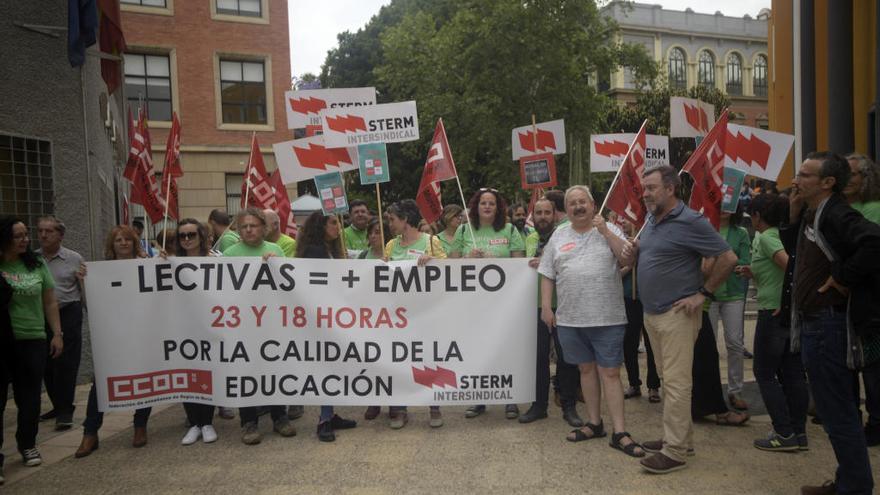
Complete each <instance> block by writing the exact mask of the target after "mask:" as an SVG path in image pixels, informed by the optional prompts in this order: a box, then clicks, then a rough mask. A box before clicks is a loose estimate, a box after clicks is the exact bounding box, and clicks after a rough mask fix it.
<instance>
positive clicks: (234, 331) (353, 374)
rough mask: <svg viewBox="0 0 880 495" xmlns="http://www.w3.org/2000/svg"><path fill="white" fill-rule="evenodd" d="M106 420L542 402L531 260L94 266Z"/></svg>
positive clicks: (92, 291) (91, 292)
mask: <svg viewBox="0 0 880 495" xmlns="http://www.w3.org/2000/svg"><path fill="white" fill-rule="evenodd" d="M88 273H89V274H88V277H87V278H86V294H87V297H88V301H89V326H90V329H91V340H92V350H93V358H94V368H95V377H96V378H95V380H96V381H95V384H96V387H97V393H98V404H99V408H100V409H101V410H103V411H108V410H119V409H133V408H139V407H146V406H150V405H153V404H159V403H165V402H181V401H189V402H198V403H203V404H216V405H223V406H229V407H243V406H256V405H261V404H263V405H265V404H305V405H364V406H366V405H462V404H512V403H528V402H531V401H532V400H534V398H535V324H536V323H535V322H536V320H535V318H536V313H535V300H536V297H537V283H536V280H535V272H534V270H533V269H531V268H529V267H528V265H527V264H526V263H525V261H524V260H521V259H491V260H470V259H460V260H440V261H438V260H434V261H431V262H429V263H428V264H427V265H426V266H423V267H419V266H415V264H414V263H407V262H402V263H401V264H400V265H399V266H395V265H394V264H386V263H384V262H382V261H377V260H313V259H292V258H270V259H269V260H268V261H267V262H263V261H261V260H260V259H259V258H222V257H220V258H216V257H215V258H175V257H172V258H169V259H168V260H163V259H161V258H151V259H142V260H129V261H101V262H94V263H89V264H88Z"/></svg>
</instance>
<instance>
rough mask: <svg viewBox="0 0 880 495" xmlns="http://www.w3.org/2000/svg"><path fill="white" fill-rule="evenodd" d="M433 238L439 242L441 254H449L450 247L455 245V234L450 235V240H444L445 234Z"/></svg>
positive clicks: (441, 233)
mask: <svg viewBox="0 0 880 495" xmlns="http://www.w3.org/2000/svg"><path fill="white" fill-rule="evenodd" d="M435 237H437V239H439V240H440V246H441V247H442V248H443V252H445V253H447V254H448V253H451V252H452V246H453V245H454V244H455V233H453V234H452V239H447V238H446V232H440V233H439V234H437V235H436V236H435Z"/></svg>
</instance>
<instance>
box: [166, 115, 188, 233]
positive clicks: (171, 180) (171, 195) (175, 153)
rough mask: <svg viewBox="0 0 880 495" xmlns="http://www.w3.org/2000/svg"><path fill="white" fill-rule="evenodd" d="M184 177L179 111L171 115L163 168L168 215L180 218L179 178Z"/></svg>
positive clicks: (176, 218)
mask: <svg viewBox="0 0 880 495" xmlns="http://www.w3.org/2000/svg"><path fill="white" fill-rule="evenodd" d="M178 177H183V168H182V167H181V166H180V121H179V120H177V112H174V113H173V114H172V116H171V130H170V131H169V132H168V140H167V141H166V142H165V167H164V168H163V169H162V194H163V195H164V197H165V202H166V203H167V205H168V216H169V217H171V218H173V219H175V220H180V209H179V204H180V203H179V199H180V198H179V194H178V189H177V178H178Z"/></svg>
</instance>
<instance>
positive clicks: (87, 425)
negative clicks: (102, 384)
mask: <svg viewBox="0 0 880 495" xmlns="http://www.w3.org/2000/svg"><path fill="white" fill-rule="evenodd" d="M152 410H153V408H152V407H144V408H142V409H137V410H135V412H134V427H135V428H146V427H147V421H149V420H150V412H152ZM103 424H104V413H103V412H101V411H99V410H98V391H97V389H96V388H95V382H94V380H92V388H91V389H90V390H89V401H88V403H87V404H86V419H85V421H83V434H84V435H97V434H98V430H100V429H101V426H102V425H103Z"/></svg>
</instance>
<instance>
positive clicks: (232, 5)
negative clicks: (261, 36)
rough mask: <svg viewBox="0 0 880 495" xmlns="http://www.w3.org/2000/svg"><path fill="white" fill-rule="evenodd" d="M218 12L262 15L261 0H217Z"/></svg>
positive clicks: (246, 15) (247, 15) (250, 15)
mask: <svg viewBox="0 0 880 495" xmlns="http://www.w3.org/2000/svg"><path fill="white" fill-rule="evenodd" d="M217 13H218V14H225V15H237V16H244V17H262V16H263V9H262V6H261V0H217Z"/></svg>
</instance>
